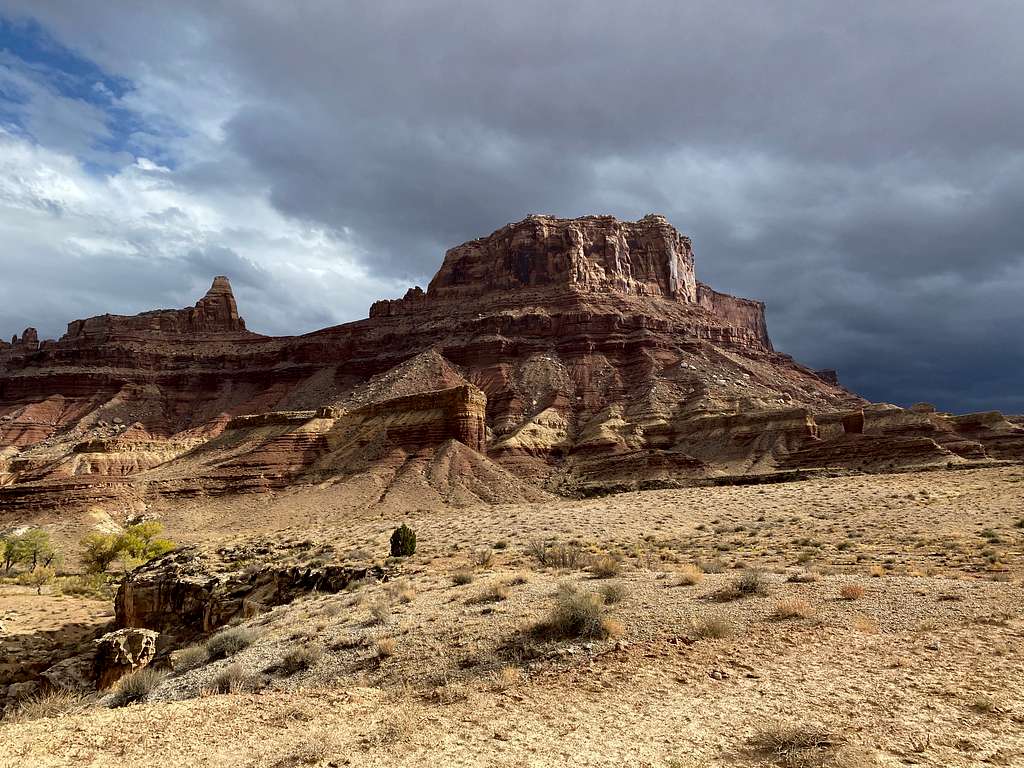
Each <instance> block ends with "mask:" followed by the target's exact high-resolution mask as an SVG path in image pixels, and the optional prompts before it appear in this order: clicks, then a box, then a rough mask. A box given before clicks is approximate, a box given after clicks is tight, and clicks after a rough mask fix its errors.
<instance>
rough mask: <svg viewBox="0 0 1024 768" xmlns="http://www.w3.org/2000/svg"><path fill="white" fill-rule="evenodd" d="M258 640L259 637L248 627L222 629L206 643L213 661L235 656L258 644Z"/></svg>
mask: <svg viewBox="0 0 1024 768" xmlns="http://www.w3.org/2000/svg"><path fill="white" fill-rule="evenodd" d="M257 638H258V635H257V634H256V633H255V632H254V631H253V630H251V629H248V628H246V627H229V628H228V629H222V630H221V631H220V632H218V633H217V634H215V635H214V636H213V637H211V638H210V639H209V640H207V641H206V653H207V654H208V655H209V657H210V660H211V661H214V660H216V659H223V658H226V657H228V656H234V655H235V654H236V653H239V652H241V651H244V650H245V649H246V648H248V647H249V646H250V645H252V644H253V643H254V642H256V639H257Z"/></svg>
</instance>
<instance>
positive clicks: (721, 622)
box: [692, 616, 736, 639]
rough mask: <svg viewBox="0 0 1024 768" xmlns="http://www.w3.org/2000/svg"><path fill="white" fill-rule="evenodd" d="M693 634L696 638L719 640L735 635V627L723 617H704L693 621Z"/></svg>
mask: <svg viewBox="0 0 1024 768" xmlns="http://www.w3.org/2000/svg"><path fill="white" fill-rule="evenodd" d="M692 628H693V634H695V635H696V636H697V637H704V638H713V639H720V638H723V637H730V636H731V635H735V634H736V625H735V624H734V623H733V622H732V621H730V620H729V619H727V618H725V617H724V616H704V617H702V618H699V619H694V620H693V623H692Z"/></svg>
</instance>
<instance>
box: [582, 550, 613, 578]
mask: <svg viewBox="0 0 1024 768" xmlns="http://www.w3.org/2000/svg"><path fill="white" fill-rule="evenodd" d="M588 570H589V571H590V572H591V573H592V574H593V575H594V576H595V577H596V578H598V579H610V578H612V577H613V576H618V575H619V571H620V570H621V566H620V564H619V560H618V558H615V557H612V556H611V555H599V556H598V557H595V558H593V559H592V560H591V561H590V566H589V568H588Z"/></svg>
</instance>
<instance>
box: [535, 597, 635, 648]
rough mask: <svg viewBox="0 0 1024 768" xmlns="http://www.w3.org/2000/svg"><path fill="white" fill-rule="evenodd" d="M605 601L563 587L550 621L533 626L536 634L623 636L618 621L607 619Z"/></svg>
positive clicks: (563, 636) (550, 635)
mask: <svg viewBox="0 0 1024 768" xmlns="http://www.w3.org/2000/svg"><path fill="white" fill-rule="evenodd" d="M606 610H607V609H606V607H605V602H604V598H603V597H602V596H601V595H599V594H597V593H595V592H584V591H582V590H579V589H576V588H575V587H563V588H562V589H560V590H559V591H558V595H557V596H556V602H555V607H554V608H553V609H552V610H551V613H549V614H548V616H547V618H546V619H544V620H543V621H540V622H538V623H537V624H536V625H535V626H534V630H533V631H534V634H536V635H538V636H541V637H547V638H553V639H554V638H572V637H587V638H606V637H614V636H616V634H621V631H622V627H621V625H620V624H618V622H613V621H611V620H609V619H608V618H607V616H606V615H605V614H606Z"/></svg>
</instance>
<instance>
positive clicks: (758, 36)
mask: <svg viewBox="0 0 1024 768" xmlns="http://www.w3.org/2000/svg"><path fill="white" fill-rule="evenodd" d="M23 12H24V13H28V14H31V15H34V16H35V17H37V18H38V19H39V20H40V22H41V23H42V24H44V25H46V27H47V28H48V29H51V30H52V31H53V33H54V34H55V35H56V36H58V37H59V38H60V39H61V40H62V41H64V42H66V43H67V44H68V45H73V46H75V47H76V49H77V50H79V51H81V52H82V55H84V56H87V57H90V58H92V59H95V60H97V61H99V62H100V64H102V66H103V67H104V68H105V69H106V70H108V71H110V72H112V73H113V74H114V75H117V76H120V77H124V78H127V79H129V80H131V81H138V80H139V77H140V73H141V72H142V70H143V68H145V69H146V71H147V72H150V73H152V72H155V73H157V74H158V75H159V76H161V77H163V78H165V81H162V82H166V83H170V85H168V86H167V88H168V92H170V91H172V90H173V92H174V93H188V92H189V90H190V89H191V93H192V94H193V95H194V94H198V93H200V92H202V91H203V89H204V88H209V89H212V88H213V85H210V78H211V77H212V76H213V75H211V74H210V73H215V75H216V77H217V81H216V85H217V88H221V89H223V93H227V94H230V96H231V99H229V100H227V101H229V102H230V108H229V109H228V110H227V114H225V115H224V121H223V135H222V144H221V145H220V146H219V152H217V153H212V154H209V153H207V154H206V156H204V157H203V158H202V160H201V162H200V161H198V160H197V161H196V162H194V163H190V162H189V158H187V157H185V158H180V159H179V164H180V168H181V170H180V173H179V178H183V179H189V183H191V184H193V185H194V187H195V188H196V189H201V190H203V191H204V192H209V191H210V190H214V189H222V188H229V187H231V186H232V185H233V184H236V185H242V184H244V185H257V184H264V185H266V188H267V189H268V194H269V197H270V200H271V201H272V203H273V205H274V206H275V207H276V208H277V209H278V210H279V211H282V212H284V213H285V214H287V215H288V216H290V217H292V218H294V219H296V220H300V221H307V222H310V223H311V224H315V225H318V226H322V227H325V228H327V229H328V230H330V231H332V232H334V233H336V234H337V236H338V237H339V238H341V239H343V240H345V241H346V242H348V243H350V244H351V245H353V246H354V247H355V248H356V249H357V253H358V256H359V258H360V259H361V261H362V262H363V264H364V265H365V267H366V269H368V270H369V271H370V272H371V273H372V274H374V275H377V276H379V277H381V278H382V279H390V278H400V279H402V280H408V281H410V282H412V281H413V280H416V281H420V282H422V281H424V280H426V279H429V277H430V274H431V273H432V272H433V270H434V269H435V268H436V266H437V264H438V263H439V262H440V258H441V254H442V253H443V251H444V249H445V248H447V247H450V246H451V245H454V244H457V243H458V242H461V241H463V240H466V239H469V238H472V237H477V236H480V235H482V234H486V233H489V232H490V231H492V230H494V229H496V228H497V227H499V226H501V225H503V224H504V223H506V222H508V221H513V220H516V219H519V218H521V217H522V216H524V215H526V214H527V213H531V212H550V213H554V214H558V215H567V216H568V215H580V214H584V213H613V214H616V215H620V216H624V217H631V218H633V217H637V216H640V215H643V214H644V213H647V212H650V211H660V212H663V213H665V214H667V215H668V216H669V217H670V219H671V220H672V221H673V223H675V224H676V226H678V227H679V228H680V229H682V230H683V231H685V232H687V233H689V234H690V235H691V236H692V237H693V238H694V244H695V248H696V251H697V256H698V271H699V274H700V276H701V277H702V279H705V280H706V281H707V282H710V283H712V284H713V285H715V286H716V287H718V288H719V289H722V290H727V291H730V292H733V293H739V294H745V295H750V296H754V297H756V298H760V299H764V300H765V301H767V302H768V304H769V324H770V330H771V331H772V334H773V337H774V339H775V341H776V346H777V347H778V348H779V349H782V350H785V351H787V352H790V353H792V354H793V355H794V356H795V357H797V359H800V360H803V361H805V362H807V363H808V364H811V365H814V366H818V367H826V366H828V367H837V368H839V369H840V372H841V375H842V377H843V379H844V380H845V381H846V382H848V383H849V384H850V385H851V386H853V387H854V388H855V389H858V390H859V391H861V392H862V393H864V394H866V395H867V396H869V397H872V398H874V399H880V400H890V401H896V402H901V403H909V402H913V401H914V400H918V399H931V400H935V401H936V402H937V403H938V404H939V405H940V406H942V407H948V408H955V409H968V408H970V409H975V408H984V407H1002V408H1006V409H1010V410H1017V411H1020V410H1024V402H1022V400H1021V397H1022V388H1021V385H1020V381H1021V379H1022V378H1024V352H1022V344H1021V342H1020V339H1019V329H1020V328H1021V327H1022V324H1024V301H1021V300H1020V297H1021V293H1022V291H1024V219H1022V218H1021V216H1020V215H1019V212H1020V211H1021V210H1022V204H1024V99H1021V98H1019V94H1018V91H1019V81H1020V78H1021V75H1022V74H1024V46H1020V45H1019V42H1018V38H1019V31H1020V29H1022V28H1024V6H1022V5H1021V4H1019V3H1016V2H995V1H992V2H979V3H962V2H903V3H891V2H864V3H857V4H855V5H847V4H836V3H820V2H800V1H798V0H786V1H785V2H783V1H781V0H780V1H778V2H762V3H721V2H704V3H701V2H696V3H678V2H674V1H670V0H663V1H660V2H637V3H596V2H558V3H551V2H543V3H541V2H518V3H478V2H429V3H426V2H394V3H385V4H381V3H370V2H365V3H364V2H353V3H327V2H324V3H305V4H284V3H258V2H251V3H243V4H238V3H232V4H219V3H214V4H210V3H195V4H189V5H188V6H187V7H185V6H184V5H178V4H176V5H175V6H174V8H173V10H168V7H167V6H163V5H153V6H152V7H150V8H148V9H145V8H144V6H142V5H140V4H139V3H130V4H125V5H123V6H121V5H120V4H116V3H114V4H105V5H104V7H103V8H99V9H97V8H95V7H90V8H89V9H88V11H85V10H81V9H79V10H72V9H68V8H66V7H63V6H62V7H60V8H59V9H56V8H55V7H51V6H47V5H45V4H43V5H42V6H41V5H39V4H38V3H33V4H32V5H31V6H24V7H23ZM81 14H85V15H84V16H82V15H81ZM153 28H159V29H160V35H158V39H156V40H155V41H154V42H153V43H152V44H149V43H147V41H148V40H151V39H152V37H153V36H152V30H153ZM210 92H211V93H212V90H211V91H210ZM221 92H222V91H218V93H221ZM183 98H184V97H183ZM195 98H196V99H198V96H195ZM186 101H187V99H186ZM214 101H216V100H214ZM188 103H191V102H188ZM197 109H198V108H197ZM243 256H244V254H243ZM240 268H241V269H242V273H244V265H240ZM254 296H256V294H255V293H254ZM367 303H368V302H367ZM338 319H340V318H338ZM278 321H279V322H281V323H286V321H287V320H286V317H283V316H279V317H278Z"/></svg>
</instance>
